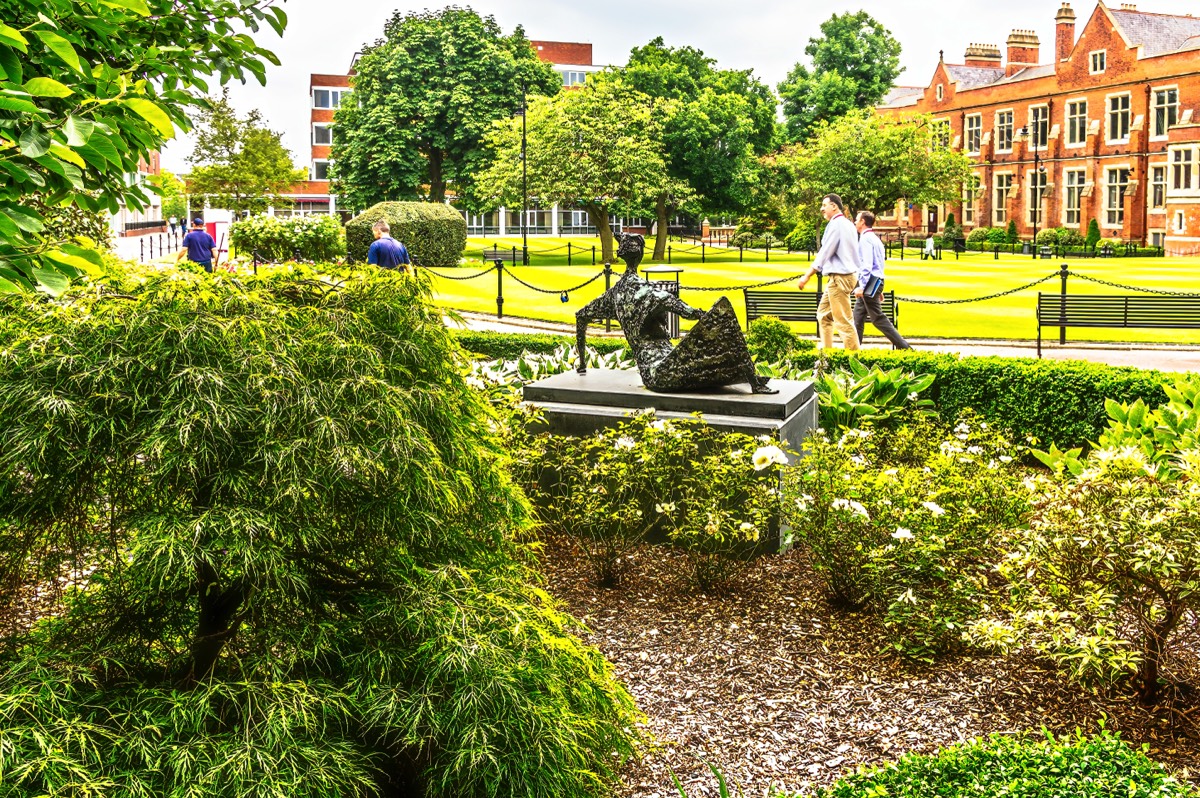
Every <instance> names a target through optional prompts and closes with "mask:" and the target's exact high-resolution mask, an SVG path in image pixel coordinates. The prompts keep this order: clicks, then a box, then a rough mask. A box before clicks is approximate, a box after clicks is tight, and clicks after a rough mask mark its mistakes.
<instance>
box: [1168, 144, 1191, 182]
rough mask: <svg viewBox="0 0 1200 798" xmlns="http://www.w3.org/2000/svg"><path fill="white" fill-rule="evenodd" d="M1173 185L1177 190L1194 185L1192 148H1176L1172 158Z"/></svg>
mask: <svg viewBox="0 0 1200 798" xmlns="http://www.w3.org/2000/svg"><path fill="white" fill-rule="evenodd" d="M1171 187H1172V188H1174V189H1175V190H1176V191H1179V190H1180V189H1184V190H1186V189H1190V188H1191V187H1192V150H1175V155H1174V156H1173V157H1172V158H1171Z"/></svg>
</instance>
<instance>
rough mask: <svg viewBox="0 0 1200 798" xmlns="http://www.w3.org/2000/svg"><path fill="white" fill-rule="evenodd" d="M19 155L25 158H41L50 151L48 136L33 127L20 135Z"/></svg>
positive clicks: (36, 127) (41, 130) (35, 126)
mask: <svg viewBox="0 0 1200 798" xmlns="http://www.w3.org/2000/svg"><path fill="white" fill-rule="evenodd" d="M20 143H21V154H22V155H24V156H25V157H26V158H41V157H42V156H43V155H45V154H46V153H48V152H49V151H50V134H49V133H47V132H46V131H45V130H43V129H42V128H41V127H38V126H37V125H34V126H33V127H31V128H29V129H28V130H26V131H25V132H24V133H22V134H21V142H20Z"/></svg>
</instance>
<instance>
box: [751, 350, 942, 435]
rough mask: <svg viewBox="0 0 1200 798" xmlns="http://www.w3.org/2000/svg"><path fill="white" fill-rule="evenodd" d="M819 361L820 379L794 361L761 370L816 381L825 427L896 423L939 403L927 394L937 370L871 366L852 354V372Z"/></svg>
mask: <svg viewBox="0 0 1200 798" xmlns="http://www.w3.org/2000/svg"><path fill="white" fill-rule="evenodd" d="M822 366H823V363H822V361H818V362H817V368H816V374H815V377H814V376H813V375H812V374H810V373H809V372H808V370H807V367H806V366H802V365H801V364H800V363H798V362H796V361H794V360H786V361H783V362H781V363H774V364H766V365H760V366H759V372H760V373H762V374H764V375H766V376H768V377H779V378H782V379H792V380H806V379H815V380H816V383H817V384H816V389H817V400H818V407H819V413H820V420H821V426H822V427H824V428H825V429H830V430H845V429H851V428H853V427H855V426H857V425H858V423H859V421H860V420H861V419H870V420H871V421H872V422H873V423H874V425H875V426H876V427H886V426H895V425H896V424H898V423H899V422H900V421H901V420H904V419H907V418H911V417H912V416H913V415H934V414H935V411H934V409H933V402H932V401H931V400H929V399H922V398H921V394H922V393H924V392H925V391H926V390H928V389H929V387H930V386H931V385H933V380H934V376H933V375H932V374H922V375H917V374H913V373H912V372H908V371H905V370H904V369H903V368H900V367H897V368H893V369H887V370H884V369H881V368H879V367H875V368H870V369H869V368H867V367H866V366H864V365H863V364H862V363H860V362H859V361H858V360H856V359H853V358H851V359H850V360H849V362H848V363H847V367H848V369H849V370H848V371H841V370H838V371H825V369H824V368H823V367H822Z"/></svg>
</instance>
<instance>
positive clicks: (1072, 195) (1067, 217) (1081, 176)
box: [1063, 169, 1087, 227]
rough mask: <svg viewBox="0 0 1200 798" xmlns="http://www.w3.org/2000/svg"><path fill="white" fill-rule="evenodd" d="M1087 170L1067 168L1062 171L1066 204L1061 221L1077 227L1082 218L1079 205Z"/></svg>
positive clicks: (1081, 199) (1081, 202)
mask: <svg viewBox="0 0 1200 798" xmlns="http://www.w3.org/2000/svg"><path fill="white" fill-rule="evenodd" d="M1086 178H1087V172H1086V171H1085V170H1083V169H1068V170H1067V171H1066V172H1064V173H1063V182H1064V183H1066V184H1067V204H1066V211H1065V213H1064V214H1063V223H1064V224H1066V225H1069V226H1074V227H1078V226H1079V223H1080V221H1081V219H1082V216H1081V214H1080V207H1081V206H1082V204H1083V184H1084V182H1085V181H1086Z"/></svg>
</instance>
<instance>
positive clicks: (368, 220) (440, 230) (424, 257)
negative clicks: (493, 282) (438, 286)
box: [346, 202, 467, 266]
mask: <svg viewBox="0 0 1200 798" xmlns="http://www.w3.org/2000/svg"><path fill="white" fill-rule="evenodd" d="M384 218H386V219H387V221H388V225H389V226H390V227H391V228H392V238H394V239H396V240H397V241H399V242H401V243H402V244H404V246H405V247H407V248H408V252H409V254H410V255H412V257H413V259H414V260H416V262H417V263H418V264H420V265H422V266H457V265H458V262H459V260H460V259H461V258H462V253H463V250H464V249H466V247H467V223H466V220H464V219H463V217H462V215H461V214H460V213H459V212H458V211H456V210H454V209H453V208H451V207H450V206H449V205H443V204H442V203H440V202H381V203H379V204H378V205H373V206H372V207H370V208H368V209H367V210H365V211H363V212H362V213H360V214H359V215H358V216H355V217H354V218H353V219H351V220H350V221H348V222H346V260H347V261H349V262H350V263H362V262H364V261H365V260H366V259H367V248H368V247H370V246H371V242H373V241H374V240H375V234H374V233H373V232H372V231H371V226H372V225H374V224H375V222H377V221H378V220H380V219H384Z"/></svg>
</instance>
